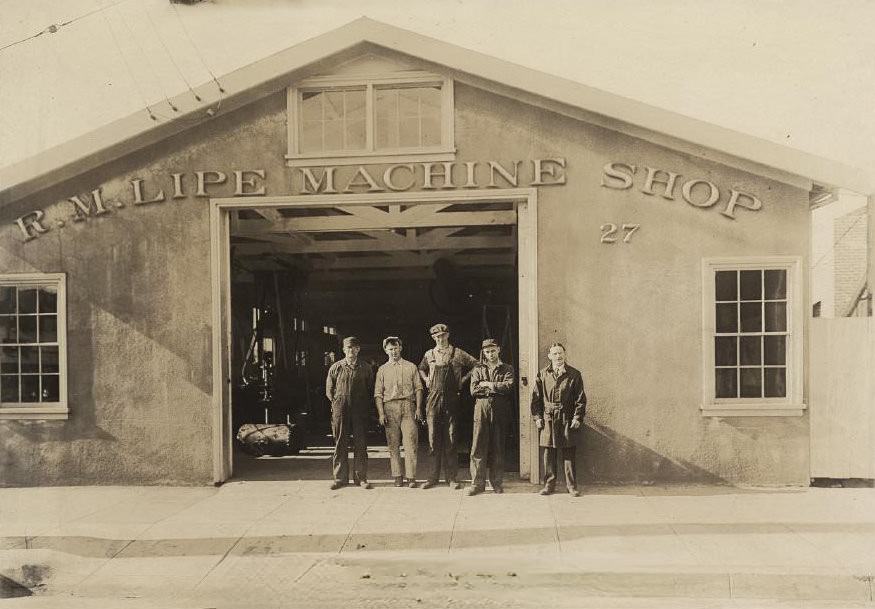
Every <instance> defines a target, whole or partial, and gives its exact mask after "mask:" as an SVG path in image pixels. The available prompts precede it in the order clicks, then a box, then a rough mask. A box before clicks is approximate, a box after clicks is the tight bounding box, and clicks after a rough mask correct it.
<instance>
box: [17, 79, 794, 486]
mask: <svg viewBox="0 0 875 609" xmlns="http://www.w3.org/2000/svg"><path fill="white" fill-rule="evenodd" d="M286 120H287V117H286V98H285V92H284V91H283V92H278V93H273V94H270V95H268V96H266V97H264V98H262V99H261V100H259V101H256V102H253V103H251V104H249V105H247V106H246V107H243V108H241V109H238V110H236V111H234V112H231V113H228V114H225V115H222V116H219V117H216V118H214V119H212V120H209V121H207V122H203V123H201V124H198V125H196V126H192V127H191V128H189V129H187V130H185V131H183V132H182V133H180V134H177V135H174V136H171V137H169V138H167V139H164V140H162V141H160V142H158V143H155V144H152V145H150V146H148V147H146V148H144V149H143V150H141V151H139V152H135V153H132V154H129V155H126V156H124V157H122V158H118V159H117V160H114V161H111V162H108V163H105V164H103V165H102V166H101V167H99V168H97V169H94V170H91V171H89V172H87V173H85V174H82V175H79V176H78V177H75V178H73V179H69V180H66V181H64V182H62V183H60V184H58V185H56V186H53V187H51V188H48V189H44V190H41V191H39V192H37V193H35V194H33V195H30V196H27V197H25V198H23V199H20V200H18V201H15V202H14V203H12V204H9V205H7V206H5V207H3V208H2V210H0V225H2V229H0V268H2V269H3V272H4V273H18V272H21V273H24V272H27V273H33V272H45V273H49V272H51V273H57V272H62V273H65V274H66V276H67V294H68V296H67V298H68V308H67V326H68V342H67V351H68V358H69V369H68V374H67V379H68V388H69V389H68V392H69V408H70V415H69V418H68V419H66V420H53V421H40V420H14V419H12V420H0V483H2V484H3V485H58V484H208V483H210V482H211V480H212V468H213V464H212V460H213V452H212V446H211V437H212V433H213V430H212V426H213V408H214V407H215V406H214V404H215V402H214V396H213V371H212V364H211V351H212V348H213V345H212V341H213V334H212V330H213V328H212V326H211V323H212V322H211V314H210V311H211V306H212V305H211V261H210V226H209V199H210V198H216V197H229V196H232V195H233V194H234V190H235V186H234V183H233V179H232V175H233V172H234V171H235V170H263V171H264V179H263V180H261V181H260V182H259V183H260V184H263V185H264V186H265V190H266V192H268V193H270V194H294V193H295V191H294V189H296V188H298V187H299V184H300V182H299V181H298V182H296V180H300V174H299V173H298V172H297V171H296V170H294V169H293V168H290V167H287V166H286V162H285V158H284V155H285V153H286V151H287V135H286V134H287V129H286ZM454 124H455V144H456V148H457V154H456V160H455V162H456V163H457V168H459V169H460V170H461V169H463V167H462V164H464V163H465V162H466V161H472V162H473V161H477V162H481V161H483V160H487V159H488V160H495V161H498V162H501V163H502V164H503V165H505V166H507V167H510V166H512V164H513V162H514V161H520V165H519V172H520V176H521V177H523V176H526V175H527V176H528V178H527V179H530V178H531V171H532V165H531V159H546V158H563V159H565V167H564V173H565V176H566V178H567V179H566V183H565V184H561V185H560V184H555V185H548V186H540V187H538V215H537V235H538V249H537V271H538V273H537V275H538V283H537V300H538V307H539V319H538V320H537V326H538V343H539V345H540V349H539V350H540V352H541V358H542V359H541V361H539V362H538V365H539V366H543V365H544V364H545V361H544V359H543V352H544V349H545V348H546V346H547V345H549V344H550V343H551V342H553V341H556V340H558V341H561V342H563V343H564V344H565V345H566V347H567V349H568V355H569V361H570V363H571V364H572V365H574V366H576V367H578V368H580V369H581V370H582V371H583V373H584V378H585V382H586V388H587V394H588V396H589V400H590V403H589V407H588V409H587V418H586V429H585V431H584V440H583V446H584V449H583V450H582V451H579V454H578V458H579V471H580V472H581V474H582V476H581V477H582V479H583V481H584V482H585V483H609V482H639V483H640V482H681V481H684V482H693V481H695V482H712V483H724V482H728V483H745V484H768V485H772V484H804V483H806V482H807V480H808V441H809V428H808V416H807V414H802V415H801V416H792V417H771V416H761V417H706V416H703V414H702V412H701V411H700V406H701V404H702V393H703V391H702V384H703V382H704V381H703V378H704V377H703V366H704V365H705V364H704V362H705V359H704V354H703V341H702V328H703V323H704V322H703V305H702V301H703V295H702V290H703V289H704V288H703V284H702V261H703V259H706V258H712V257H750V256H792V257H799V258H800V259H801V260H802V261H803V267H802V268H806V264H807V256H808V250H809V247H808V239H809V234H808V208H807V202H808V193H807V191H806V190H804V189H803V188H800V187H798V186H791V185H788V184H787V183H783V182H779V181H777V180H774V179H770V178H767V177H763V176H759V175H755V174H753V173H748V172H745V171H742V170H740V169H736V168H733V167H730V166H727V165H723V164H720V163H718V162H715V161H713V160H708V159H705V158H702V157H697V156H694V155H691V154H690V153H689V152H686V151H684V152H681V151H677V150H674V149H671V148H668V147H665V146H660V145H657V144H654V143H651V142H648V141H645V140H643V139H639V138H636V137H633V136H631V135H628V134H624V133H620V132H618V131H615V130H611V129H609V128H607V127H604V126H597V125H594V124H591V123H588V122H586V121H583V120H579V119H576V118H571V117H569V116H565V115H562V114H559V113H557V112H554V111H551V110H548V109H545V108H543V107H538V106H536V105H533V104H529V103H525V102H523V101H520V100H517V99H511V98H510V97H506V96H503V95H500V94H498V93H496V92H491V91H486V90H484V89H481V88H478V87H475V86H471V85H465V84H459V83H457V84H456V86H455V110H454ZM611 163H622V164H625V166H627V168H628V167H631V166H634V167H635V168H636V171H635V173H634V175H633V177H632V184H631V186H629V187H627V188H626V187H620V186H622V184H621V180H618V179H616V178H609V177H607V176H606V175H605V170H604V167H605V166H606V165H608V164H611ZM384 167H385V165H383V166H381V165H375V166H373V167H369V169H372V173H373V175H379V174H381V173H382V170H383V168H384ZM646 167H651V168H654V169H660V170H663V171H670V172H674V173H676V174H678V177H677V182H676V184H675V186H674V189H673V191H672V196H673V199H668V198H666V197H665V196H662V194H663V193H664V186H663V185H662V184H659V183H657V184H655V185H654V187H653V189H654V191H655V192H656V194H647V193H645V192H642V189H643V187H644V180H645V173H646V169H645V168H646ZM197 171H221V172H224V173H225V174H226V176H227V179H226V181H225V182H224V183H221V184H216V185H212V186H208V187H207V188H206V192H205V194H204V196H198V195H197V194H196V177H195V172H197ZM173 174H182V175H181V178H179V179H180V183H181V185H182V191H183V194H181V196H179V197H177V198H174V197H173V196H171V195H172V193H173V191H174V183H173V178H172V177H171V176H172V175H173ZM660 175H661V177H663V178H664V177H665V174H660ZM137 179H141V180H144V182H143V183H142V187H143V193H142V194H143V197H144V199H145V200H147V201H148V200H149V199H151V198H152V197H154V196H155V194H156V193H157V191H158V189H162V190H163V191H164V193H165V195H166V196H165V200H164V201H162V202H155V203H143V204H135V203H134V202H133V198H132V184H131V181H132V180H137ZM462 179H463V178H462V174H461V173H460V174H459V177H458V181H459V182H461V181H462ZM691 179H702V180H707V181H709V182H711V183H713V184H714V185H716V186H717V187H718V188H719V190H720V198H719V200H718V201H717V203H716V204H714V205H713V206H708V207H698V206H696V205H693V204H690V203H688V202H686V201H685V200H684V198H683V196H682V194H681V188H682V185H683V183H684V182H686V181H688V180H691ZM502 185H505V184H502ZM98 187H100V188H101V192H102V196H103V200H104V202H106V208H107V209H108V211H107V212H106V213H105V214H99V215H92V216H91V217H88V218H87V219H85V220H82V221H72V220H71V216H72V213H73V211H74V206H72V205H71V203H70V202H69V200H68V199H69V197H72V196H73V195H77V194H78V195H80V196H85V195H87V194H89V193H90V192H91V191H92V190H93V189H96V188H98ZM419 188H421V182H417V186H415V189H419ZM732 189H735V190H737V191H743V192H745V193H750V194H753V195H755V196H756V197H757V198H759V199H760V200H761V201H762V208H761V209H759V210H751V209H747V208H743V207H738V208H736V210H735V213H734V216H735V217H734V218H730V217H727V216H726V215H724V214H721V213H720V212H721V210H724V209H725V207H726V204H727V202H728V199H729V196H730V191H731V190H732ZM448 192H449V191H448ZM694 192H695V193H696V196H698V197H702V196H703V195H702V194H701V192H700V191H694ZM325 196H330V195H325ZM112 202H120V203H121V204H122V205H123V206H122V207H116V206H114V205H113V204H112ZM34 209H40V210H43V211H44V212H45V218H44V221H43V224H44V225H45V227H47V228H49V230H48V231H47V232H46V233H44V234H41V235H39V236H38V237H37V238H34V239H31V240H28V241H25V240H24V239H23V238H22V237H23V235H22V231H21V229H20V227H19V226H18V225H16V223H15V220H16V219H17V218H19V217H21V216H22V215H24V214H27V213H28V212H30V211H32V210H34ZM58 221H63V222H64V225H63V226H59V225H58ZM624 223H634V224H638V225H640V228H639V229H638V230H637V231H636V232H635V234H634V235H633V236H632V237H631V238H630V240H629V241H628V243H627V242H623V240H622V236H623V234H622V233H620V234H619V236H620V237H621V238H620V239H617V240H616V241H615V242H613V243H605V242H602V239H601V238H602V235H603V232H604V231H603V229H602V226H603V225H605V224H616V225H618V226H620V225H622V224H624ZM799 279H800V281H802V282H803V286H804V282H806V281H807V279H806V278H805V277H804V276H803V277H800V278H799ZM806 289H807V288H805V287H803V291H805V290H806ZM804 302H805V300H803V301H802V302H799V303H796V306H804V305H803V303H804ZM797 338H798V339H799V340H802V337H797ZM534 372H535V370H534V369H533V370H529V371H520V374H521V375H522V374H528V375H530V377H533V376H534ZM327 475H328V474H327V472H326V476H327Z"/></svg>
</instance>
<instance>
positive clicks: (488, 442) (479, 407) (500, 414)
mask: <svg viewBox="0 0 875 609" xmlns="http://www.w3.org/2000/svg"><path fill="white" fill-rule="evenodd" d="M506 428H507V413H506V412H505V405H503V404H497V405H496V404H490V403H482V402H481V401H479V400H478V401H477V404H475V405H474V436H473V439H472V441H471V484H472V485H473V486H476V487H478V488H484V487H485V486H486V476H487V474H488V475H489V481H490V482H491V483H492V488H501V485H502V484H503V483H504V434H505V430H506Z"/></svg>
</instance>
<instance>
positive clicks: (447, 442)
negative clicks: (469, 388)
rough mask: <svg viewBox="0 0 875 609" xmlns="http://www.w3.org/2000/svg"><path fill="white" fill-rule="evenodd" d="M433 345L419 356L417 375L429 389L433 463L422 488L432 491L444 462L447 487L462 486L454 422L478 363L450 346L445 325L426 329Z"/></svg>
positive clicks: (436, 325)
mask: <svg viewBox="0 0 875 609" xmlns="http://www.w3.org/2000/svg"><path fill="white" fill-rule="evenodd" d="M429 333H430V334H431V337H432V338H433V339H434V342H435V346H434V348H433V349H429V350H428V351H426V352H425V355H423V356H422V362H421V363H420V364H419V372H420V374H421V375H422V379H423V380H424V381H425V386H426V387H427V388H428V400H427V401H426V406H425V417H426V421H427V423H428V445H429V448H430V449H431V454H432V455H434V459H433V460H432V468H431V472H430V473H429V475H428V479H427V480H426V481H425V484H423V485H422V488H425V489H428V488H432V487H433V486H435V485H436V484H437V483H438V480H440V476H441V463H442V462H443V467H444V475H445V476H446V479H447V484H449V486H450V488H454V489H458V488H461V487H462V485H461V484H459V482H458V481H457V479H456V473H457V470H458V468H459V456H458V454H457V453H456V434H457V429H456V422H457V418H458V415H459V392H460V391H461V389H462V387H464V386H465V383H466V382H467V380H468V376H469V375H470V373H471V370H472V369H473V368H474V366H476V365H477V360H476V359H474V358H473V357H471V356H470V355H469V354H468V353H466V352H465V351H463V350H462V349H458V348H456V347H454V346H452V345H451V344H450V333H449V329H448V328H447V326H446V324H435V325H433V326H432V327H431V330H429Z"/></svg>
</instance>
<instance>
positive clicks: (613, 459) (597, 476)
mask: <svg viewBox="0 0 875 609" xmlns="http://www.w3.org/2000/svg"><path fill="white" fill-rule="evenodd" d="M582 443H583V450H582V451H578V452H579V453H580V452H582V453H583V454H582V455H581V454H578V456H577V459H578V471H579V472H580V474H579V477H580V479H581V481H582V482H583V483H585V484H591V483H599V482H607V483H627V482H628V483H636V484H647V483H652V482H688V483H708V484H729V482H728V481H726V480H725V479H723V478H721V477H720V476H717V475H715V474H713V473H712V472H709V471H708V470H706V469H703V468H701V467H699V466H697V465H693V464H692V463H689V462H686V461H682V460H678V459H672V458H670V457H666V456H665V455H661V454H659V453H658V452H656V451H654V450H653V449H651V448H648V447H647V446H644V445H643V444H640V443H638V442H636V441H635V440H632V439H631V438H628V437H626V436H623V435H621V434H619V433H617V432H616V431H614V430H613V429H610V428H608V427H605V426H603V425H599V424H598V423H594V422H592V421H586V422H585V425H584V430H583V442H582Z"/></svg>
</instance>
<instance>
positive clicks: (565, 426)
mask: <svg viewBox="0 0 875 609" xmlns="http://www.w3.org/2000/svg"><path fill="white" fill-rule="evenodd" d="M547 359H549V360H550V365H549V366H547V367H545V368H543V369H541V371H540V372H538V377H537V378H536V379H535V388H534V391H532V417H534V419H535V424H536V425H537V427H538V430H539V434H538V443H539V444H540V446H541V447H542V450H543V458H544V488H543V489H541V494H542V495H549V494H551V493H552V492H553V491H554V490H556V470H557V465H558V453H559V452H561V453H562V463H563V465H564V469H565V485H566V487H567V488H568V492H569V493H570V494H571V495H572V496H574V497H578V496H580V491H578V490H577V471H576V469H577V468H576V463H575V456H576V455H575V452H576V451H575V447H576V446H577V443H578V436H579V433H580V432H579V431H578V430H579V429H580V427H581V425H582V423H583V415H584V414H585V413H586V392H585V391H584V389H583V376H582V375H581V374H580V371H579V370H577V369H576V368H572V367H571V366H568V365H567V364H566V363H565V347H564V346H562V345H561V344H560V343H553V344H552V345H550V348H549V350H548V351H547Z"/></svg>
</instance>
